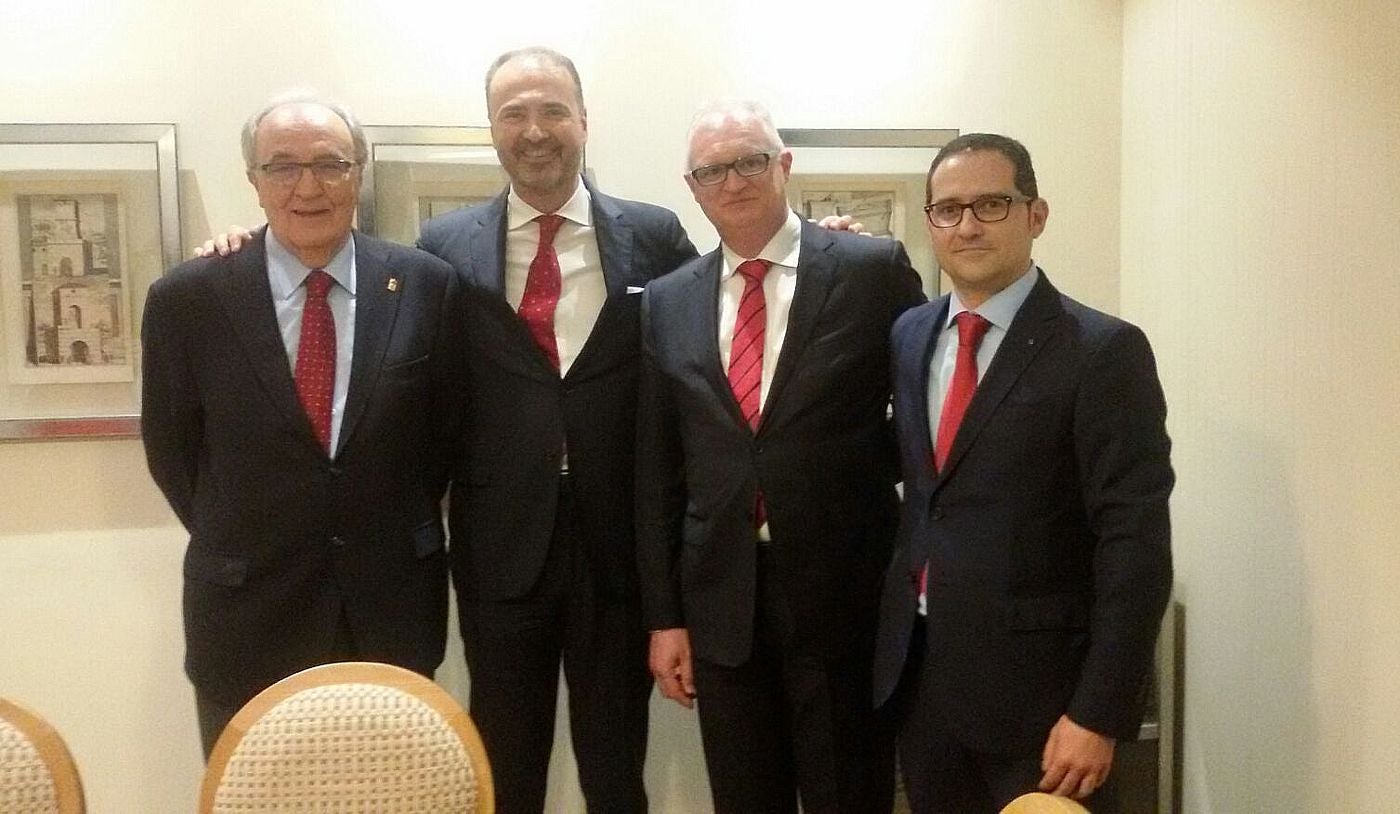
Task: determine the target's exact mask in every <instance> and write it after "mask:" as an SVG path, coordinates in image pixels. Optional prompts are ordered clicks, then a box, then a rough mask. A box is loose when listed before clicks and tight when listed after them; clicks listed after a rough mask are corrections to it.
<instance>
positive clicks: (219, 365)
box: [141, 96, 464, 755]
mask: <svg viewBox="0 0 1400 814" xmlns="http://www.w3.org/2000/svg"><path fill="white" fill-rule="evenodd" d="M365 151H366V150H365V140H364V136H363V134H362V133H361V130H360V127H359V125H358V123H357V122H356V121H355V119H354V118H353V117H352V116H351V115H350V114H349V113H348V112H347V111H346V110H345V109H344V108H342V107H340V106H338V105H335V104H333V103H330V102H326V101H322V100H318V99H315V98H311V97H305V96H296V97H284V98H281V99H278V100H275V101H274V102H272V103H270V104H269V105H268V106H266V107H265V108H263V109H262V110H259V111H258V112H257V113H255V114H254V115H253V116H252V117H250V118H249V120H248V123H247V126H246V127H245V129H244V133H243V155H244V161H245V164H246V166H247V172H248V180H249V182H250V183H252V185H253V188H254V189H255V190H256V191H257V195H258V202H259V203H260V204H261V205H262V208H263V211H264V212H266V213H267V221H268V225H267V227H266V228H265V229H259V230H258V231H257V232H256V233H254V234H253V235H252V236H251V238H250V239H249V240H248V241H247V242H246V244H245V245H244V247H243V251H242V252H241V253H239V254H237V255H234V256H230V257H226V258H220V257H210V258H203V259H197V260H192V261H190V262H188V263H185V264H184V265H182V266H180V267H178V268H176V269H174V270H172V271H171V272H170V273H169V274H167V275H165V276H164V277H162V278H161V279H159V280H157V281H156V282H155V283H154V284H153V285H152V286H151V289H150V293H149V295H148V298H147V301H146V312H145V323H144V328H143V330H142V347H143V358H142V372H143V377H144V379H143V387H142V410H141V429H142V434H143V438H144V440H145V445H146V458H147V462H148V464H149V466H150V470H151V475H152V476H153V477H154V479H155V481H156V483H157V484H158V485H159V486H160V488H161V490H162V491H163V492H164V493H165V496H166V498H167V500H168V501H169V502H170V506H171V508H173V509H174V510H175V513H176V515H178V516H179V518H180V521H181V522H182V523H183V524H184V526H185V528H186V529H188V530H189V533H190V543H189V548H188V550H187V551H186V554H185V562H184V577H185V588H184V617H185V643H186V657H185V669H186V672H187V673H188V675H189V677H190V680H191V681H192V682H193V684H194V688H195V699H196V703H197V707H198V715H199V728H200V735H201V738H202V741H203V745H204V751H205V754H206V755H207V754H208V753H209V751H210V749H211V748H212V747H213V744H214V742H215V740H216V739H217V737H218V735H219V733H220V732H221V731H222V729H223V727H224V726H225V725H226V724H227V722H228V720H229V719H230V718H231V717H232V716H233V714H234V713H235V712H237V710H238V709H239V707H241V706H242V705H243V704H244V703H245V702H246V701H248V700H249V699H250V698H252V696H254V695H255V694H257V693H258V692H259V691H260V690H262V689H263V688H264V687H266V686H268V685H270V684H272V683H273V682H275V681H277V680H278V679H280V678H282V677H284V676H286V675H289V674H291V673H294V672H296V671H298V670H301V669H303V668H306V667H310V666H312V665H316V664H321V663H324V662H330V661H342V660H355V659H363V660H369V661H382V662H389V663H391V664H397V665H400V666H403V667H407V668H409V669H412V670H415V671H417V672H420V673H422V674H424V675H427V676H431V675H432V674H433V671H434V669H436V667H437V666H438V664H439V663H440V662H441V661H442V655H443V646H444V640H445V634H446V623H447V560H446V553H445V551H444V535H443V530H442V524H441V520H440V514H439V509H438V505H439V501H440V500H441V498H442V494H443V491H444V489H445V486H446V476H447V464H448V462H447V461H446V460H445V459H444V458H443V457H442V453H444V452H445V451H447V450H450V449H452V448H454V444H453V443H450V442H452V441H455V439H456V438H457V437H458V435H459V434H460V430H459V429H458V428H457V427H455V426H454V422H455V421H457V420H458V419H457V417H458V416H459V415H460V414H461V407H460V405H459V404H458V403H457V402H458V401H459V400H460V398H461V397H460V396H459V394H458V392H457V391H458V389H459V388H460V384H459V383H460V382H461V380H462V374H461V372H460V371H458V370H456V369H453V366H455V365H459V364H460V362H461V359H462V357H463V355H464V354H463V350H462V344H461V343H462V339H461V338H460V337H459V336H458V333H459V331H460V325H461V323H462V320H461V317H460V313H459V310H460V308H461V306H460V303H459V301H458V300H459V292H460V288H461V286H460V284H459V282H458V278H457V276H456V275H455V274H454V273H453V272H452V269H451V267H450V266H448V265H447V264H446V263H444V262H443V261H441V260H438V259H437V258H434V257H432V256H431V255H428V254H426V253H424V252H420V251H417V250H415V249H409V248H405V247H403V246H396V245H393V244H390V243H385V242H383V241H380V240H376V239H374V238H371V237H368V236H366V235H363V234H359V233H356V232H354V231H352V229H351V221H352V218H353V215H354V211H355V201H356V198H357V196H358V192H359V185H360V171H361V166H362V165H363V163H364V161H365Z"/></svg>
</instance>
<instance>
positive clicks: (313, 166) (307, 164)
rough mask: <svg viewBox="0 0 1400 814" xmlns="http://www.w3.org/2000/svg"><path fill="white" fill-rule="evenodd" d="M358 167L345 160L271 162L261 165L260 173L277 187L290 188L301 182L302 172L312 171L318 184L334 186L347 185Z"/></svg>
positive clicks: (259, 166)
mask: <svg viewBox="0 0 1400 814" xmlns="http://www.w3.org/2000/svg"><path fill="white" fill-rule="evenodd" d="M358 166H359V163H358V162H355V161H347V160H345V159H343V158H335V159H325V160H323V161H270V162H268V163H266V164H259V165H258V172H260V173H262V175H263V177H264V178H266V179H267V180H268V181H270V182H272V183H274V184H276V185H277V186H283V187H289V186H293V185H295V184H296V183H297V182H298V181H300V180H301V174H302V172H304V171H307V170H310V171H311V177H312V178H315V179H316V181H317V182H318V183H320V184H322V185H324V186H334V185H336V184H343V183H345V181H346V180H348V179H349V178H350V172H351V170H353V169H355V168H356V167H358Z"/></svg>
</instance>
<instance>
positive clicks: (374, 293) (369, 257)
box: [336, 233, 414, 453]
mask: <svg viewBox="0 0 1400 814" xmlns="http://www.w3.org/2000/svg"><path fill="white" fill-rule="evenodd" d="M390 276H391V273H390V269H389V266H388V264H387V263H386V262H385V259H384V257H383V247H381V246H377V245H375V244H374V242H373V241H372V240H370V239H368V238H366V237H365V236H364V235H361V234H359V233H356V234H355V338H354V340H353V341H354V343H355V344H354V355H353V356H352V357H351V361H350V386H349V390H348V391H347V393H346V396H345V415H344V416H343V417H342V418H341V421H340V443H339V445H338V446H337V448H336V452H337V453H339V451H340V450H342V449H345V445H346V444H347V443H348V442H349V440H350V438H351V437H352V435H353V433H354V430H355V424H356V423H357V422H358V421H359V419H360V416H362V415H364V412H365V404H366V403H368V402H369V397H370V394H371V393H373V392H374V387H375V383H376V382H377V381H378V380H379V371H380V370H381V369H382V368H383V366H384V353H385V351H386V350H387V348H388V346H389V338H390V337H391V336H393V333H394V322H395V320H396V319H397V317H398V313H399V292H400V291H401V290H402V288H403V287H404V286H406V285H413V283H414V281H413V280H411V279H407V278H400V279H397V284H396V285H394V286H393V287H392V290H391V287H390V286H389V278H390Z"/></svg>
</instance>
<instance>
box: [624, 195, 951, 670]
mask: <svg viewBox="0 0 1400 814" xmlns="http://www.w3.org/2000/svg"><path fill="white" fill-rule="evenodd" d="M801 240H802V243H801V249H800V252H799V255H798V267H797V288H796V291H795V292H794V294H793V301H792V309H791V311H790V312H789V316H788V325H787V334H786V336H785V338H784V340H783V347H782V353H781V355H780V356H779V358H778V363H777V369H776V371H775V373H774V376H773V381H772V383H771V385H770V386H769V395H768V398H767V400H766V402H765V406H764V411H763V415H762V418H761V420H760V423H759V427H758V430H757V433H754V432H752V431H750V429H749V426H748V424H747V422H745V420H744V417H743V415H742V414H741V413H740V412H739V407H738V404H737V402H736V401H735V400H734V396H733V393H732V392H731V390H730V388H729V383H728V379H727V378H726V374H725V371H724V370H722V369H721V366H720V353H719V348H718V342H719V339H718V334H719V330H718V327H717V324H716V323H717V319H718V310H719V304H718V303H719V300H718V298H719V281H720V269H721V265H722V254H721V252H720V251H719V250H718V249H717V250H715V251H714V252H711V253H710V254H708V255H705V256H704V257H701V258H699V259H697V260H695V261H693V262H691V263H688V264H686V265H685V266H683V267H682V268H681V269H680V270H678V271H676V272H674V273H673V274H670V275H668V276H666V277H664V278H662V279H660V280H657V281H656V282H655V283H653V284H651V285H650V286H648V287H647V291H646V294H645V299H644V301H643V312H642V324H643V328H642V331H643V348H644V352H645V357H644V359H645V366H644V368H643V377H642V396H641V410H640V415H639V419H640V420H639V424H638V440H637V447H638V455H639V456H640V461H639V465H638V478H637V484H638V485H637V488H638V497H637V504H638V533H639V535H640V537H639V539H638V545H637V548H638V551H637V559H638V563H639V566H640V569H641V577H642V597H643V611H644V617H645V620H646V624H647V626H648V627H649V628H651V629H658V628H671V627H686V628H688V629H689V632H690V640H691V645H692V648H693V652H694V653H695V654H696V655H697V656H699V657H701V658H704V659H706V660H709V661H713V662H717V663H720V664H726V665H737V664H740V663H742V662H743V661H744V660H746V659H747V658H748V657H749V652H750V649H751V647H752V640H753V630H754V608H755V588H756V587H757V578H756V556H757V555H756V550H755V546H754V527H753V519H752V513H753V507H754V496H755V492H756V491H757V490H758V489H762V490H763V495H764V499H765V503H766V506H767V511H768V523H769V530H770V533H771V536H772V538H773V543H774V546H775V555H776V556H777V558H778V563H779V567H780V568H781V571H782V574H783V578H784V580H785V582H786V586H785V587H786V589H787V590H786V593H787V596H788V597H789V598H790V600H791V604H792V608H791V611H792V616H793V618H794V620H795V622H796V625H797V634H798V642H797V644H798V646H799V648H800V649H802V650H805V651H808V652H813V653H819V654H834V653H837V652H840V651H841V650H842V649H843V648H845V647H846V646H848V645H849V644H850V643H851V642H852V641H853V640H855V639H857V638H860V637H863V638H864V639H865V640H867V641H868V640H869V639H870V637H871V636H873V630H874V621H875V609H876V599H877V597H878V589H879V580H880V574H881V572H882V571H883V570H884V565H885V563H886V562H887V558H888V556H889V551H890V547H891V544H892V540H893V535H894V527H895V522H896V496H895V491H894V483H895V481H896V480H897V479H898V478H897V476H896V466H895V459H894V448H893V438H892V436H891V434H890V431H889V426H888V422H887V419H886V412H887V408H888V405H889V396H890V378H889V330H890V326H891V325H892V324H893V323H894V320H895V317H897V316H898V315H899V314H900V313H901V312H903V311H904V310H905V309H906V308H909V307H910V306H912V305H915V304H917V303H919V302H922V301H923V294H922V291H921V288H920V283H919V278H918V275H917V274H916V273H915V272H914V270H913V268H911V267H910V265H909V258H908V256H907V255H906V254H905V251H904V247H903V245H901V244H900V243H898V242H897V241H892V240H877V239H874V238H867V237H861V236H858V235H851V234H846V233H837V232H827V231H824V230H822V229H820V228H818V227H816V226H813V225H812V224H810V223H804V224H803V226H802V238H801Z"/></svg>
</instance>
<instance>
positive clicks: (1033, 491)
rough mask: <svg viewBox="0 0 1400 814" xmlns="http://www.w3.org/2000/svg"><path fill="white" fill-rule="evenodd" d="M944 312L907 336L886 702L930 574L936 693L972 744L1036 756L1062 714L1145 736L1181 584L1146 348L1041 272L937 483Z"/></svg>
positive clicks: (932, 313) (1135, 334)
mask: <svg viewBox="0 0 1400 814" xmlns="http://www.w3.org/2000/svg"><path fill="white" fill-rule="evenodd" d="M947 311H948V297H943V298H942V299H940V300H938V301H936V302H933V303H929V304H928V305H926V306H924V307H922V308H918V309H916V310H913V311H910V312H909V313H908V314H906V315H905V316H904V317H903V318H901V319H900V320H899V322H898V323H896V324H895V327H894V334H893V346H894V376H895V422H896V426H897V428H898V435H899V443H900V453H901V462H902V466H903V471H904V490H905V491H904V497H905V500H904V508H903V514H902V517H901V528H900V540H901V545H900V547H899V548H898V550H897V551H896V552H895V555H894V557H893V558H892V562H891V565H890V569H889V573H888V575H887V577H886V582H885V589H884V596H883V601H882V606H881V624H880V639H879V645H878V648H879V649H878V651H877V658H876V669H875V673H876V674H875V681H876V690H875V693H876V702H877V703H882V702H883V701H884V700H885V699H886V698H888V696H889V695H890V693H891V691H892V690H893V688H894V686H895V684H896V683H897V682H898V680H899V676H900V672H901V670H902V668H903V664H904V661H905V657H906V654H907V650H908V646H909V641H910V633H911V630H912V627H913V625H914V623H915V618H916V616H915V613H916V611H915V607H916V602H917V574H918V572H919V571H920V570H921V568H922V567H923V564H924V562H925V561H927V562H928V564H929V589H928V623H927V632H928V636H929V646H928V654H929V658H930V659H932V665H931V667H930V669H928V670H926V672H925V675H926V676H927V677H929V679H930V680H931V682H932V685H931V686H926V687H924V688H923V691H924V692H925V693H928V692H932V693H934V695H933V696H932V698H933V699H934V701H935V703H937V704H939V705H940V708H941V710H942V712H943V714H944V716H945V717H946V719H947V720H948V721H949V722H950V724H951V725H952V726H953V727H954V731H955V733H956V734H957V735H958V736H959V737H960V738H961V739H962V740H963V741H964V742H965V743H967V744H969V745H972V746H974V747H977V748H981V749H987V750H992V751H1019V752H1027V751H1035V752H1037V753H1038V750H1039V749H1040V748H1041V747H1042V746H1043V745H1044V742H1045V738H1046V736H1047V735H1048V734H1049V730H1050V727H1051V726H1052V725H1053V724H1054V723H1055V721H1056V720H1057V719H1058V718H1059V716H1060V715H1061V714H1064V713H1068V715H1069V717H1070V718H1071V719H1073V720H1074V721H1075V722H1076V723H1078V724H1080V725H1081V726H1085V727H1088V728H1090V729H1093V730H1095V731H1097V732H1100V733H1102V734H1105V735H1110V736H1113V737H1118V738H1130V737H1135V736H1136V731H1137V727H1138V724H1139V723H1140V721H1141V716H1142V700H1143V684H1144V680H1145V678H1146V676H1147V672H1148V669H1149V668H1150V666H1151V662H1152V654H1153V646H1154V642H1155V640H1156V634H1157V630H1158V627H1159V625H1160V622H1161V618H1162V611H1163V609H1164V608H1165V606H1166V602H1167V597H1168V594H1169V592H1170V588H1171V555H1170V548H1169V542H1170V527H1169V521H1168V514H1167V497H1168V495H1169V494H1170V492H1171V488H1172V484H1173V475H1172V470H1171V465H1170V462H1169V459H1168V458H1169V452H1170V446H1171V445H1170V441H1169V440H1168V439H1167V434H1166V430H1165V426H1164V422H1165V419H1166V405H1165V403H1164V401H1163V398H1162V389H1161V385H1160V384H1159V383H1158V380H1157V372H1156V366H1155V364H1154V362H1153V358H1152V351H1151V349H1150V348H1149V347H1148V343H1147V339H1146V337H1144V336H1143V334H1142V332H1141V331H1139V330H1138V329H1137V328H1135V327H1133V326H1132V325H1129V324H1128V323H1126V322H1123V321H1122V320H1119V319H1115V318H1114V317H1111V316H1108V315H1106V314H1103V313H1100V312H1098V311H1095V310H1093V309H1090V308H1087V307H1085V306H1083V305H1081V304H1079V303H1077V302H1075V301H1074V300H1071V299H1069V298H1068V297H1064V296H1062V295H1060V294H1059V292H1057V291H1056V290H1055V288H1054V287H1053V286H1052V285H1051V284H1050V281H1049V280H1048V279H1047V278H1045V276H1044V275H1043V274H1042V275H1041V278H1040V279H1039V280H1038V281H1037V282H1036V284H1035V286H1034V288H1033V289H1032V290H1031V292H1030V294H1029V296H1028V297H1027V299H1026V301H1025V303H1024V304H1023V305H1022V306H1021V309H1020V311H1019V312H1018V313H1017V315H1016V318H1015V320H1014V321H1013V322H1012V324H1011V328H1010V330H1009V331H1008V332H1007V334H1006V337H1005V339H1004V340H1003V342H1002V344H1001V347H1000V348H999V350H998V351H997V354H996V356H995V357H994V359H993V361H992V363H991V366H990V367H989V368H988V370H987V371H986V373H985V374H984V376H983V378H982V381H981V383H980V384H979V385H978V388H977V392H976V395H975V396H974V397H973V399H972V402H971V403H970V404H969V405H968V409H967V412H966V413H965V414H964V418H963V423H962V425H961V427H960V428H959V430H958V435H957V437H956V439H955V440H954V443H953V447H952V450H951V451H950V453H949V458H948V461H947V464H946V465H945V466H944V468H943V470H942V471H941V472H939V473H937V474H935V473H934V472H933V471H932V464H931V461H932V449H933V445H932V442H931V440H930V437H929V426H928V386H929V384H928V383H929V360H930V356H931V354H932V353H933V349H934V340H935V334H936V332H937V331H938V329H939V328H940V327H941V326H942V325H943V324H944V321H945V320H946V318H947ZM926 697H928V696H926Z"/></svg>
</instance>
